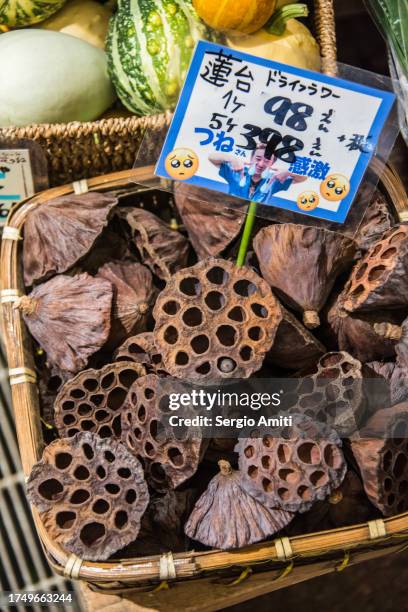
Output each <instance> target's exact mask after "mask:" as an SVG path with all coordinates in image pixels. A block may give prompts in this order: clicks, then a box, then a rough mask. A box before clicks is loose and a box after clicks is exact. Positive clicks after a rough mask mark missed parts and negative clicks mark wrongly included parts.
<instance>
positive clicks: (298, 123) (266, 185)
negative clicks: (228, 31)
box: [156, 42, 395, 223]
mask: <svg viewBox="0 0 408 612" xmlns="http://www.w3.org/2000/svg"><path fill="white" fill-rule="evenodd" d="M394 99H395V96H394V95H393V94H392V93H390V92H387V91H381V90H378V89H373V88H371V87H366V86H363V85H360V84H357V83H354V82H350V81H344V80H342V79H336V78H332V77H328V76H326V75H321V74H319V73H314V72H310V71H307V70H301V69H298V68H294V67H291V66H284V65H282V64H278V63H276V62H272V61H269V60H264V59H261V58H257V57H254V56H251V55H247V54H243V53H239V52H236V51H232V50H230V49H228V48H226V47H220V46H219V45H215V44H213V43H207V42H199V43H198V46H197V49H196V52H195V55H194V58H193V61H192V64H191V67H190V70H189V73H188V75H187V79H186V83H185V85H184V89H183V91H182V94H181V97H180V101H179V104H178V106H177V109H176V112H175V116H174V119H173V122H172V125H171V127H170V130H169V132H168V135H167V138H166V142H165V145H164V147H163V150H162V153H161V156H160V159H159V162H158V164H157V167H156V174H158V175H159V176H164V177H166V178H169V177H170V178H171V179H174V180H180V181H187V182H189V183H192V184H195V185H198V186H202V187H205V188H209V189H215V190H218V191H221V192H224V193H228V194H230V195H233V196H237V197H240V198H245V199H248V200H253V201H256V202H260V203H262V204H264V205H269V206H277V207H279V208H284V209H287V210H291V211H294V212H298V213H302V214H307V215H310V216H314V217H318V218H322V219H327V220H330V221H337V222H339V223H342V222H344V221H345V219H346V216H347V213H348V211H349V209H350V206H351V204H352V202H353V199H354V196H355V194H356V191H357V189H358V186H359V184H360V182H361V180H362V177H363V175H364V172H365V170H366V168H367V165H368V163H369V161H370V158H371V156H372V154H373V152H374V151H375V146H376V143H377V141H378V138H379V135H380V133H381V130H382V128H383V126H384V123H385V121H386V118H387V116H388V114H389V112H390V110H391V107H392V105H393V103H394Z"/></svg>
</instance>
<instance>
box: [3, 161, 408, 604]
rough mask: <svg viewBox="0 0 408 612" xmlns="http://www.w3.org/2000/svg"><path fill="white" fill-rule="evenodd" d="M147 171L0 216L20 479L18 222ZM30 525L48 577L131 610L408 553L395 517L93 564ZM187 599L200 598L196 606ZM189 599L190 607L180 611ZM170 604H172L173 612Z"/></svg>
mask: <svg viewBox="0 0 408 612" xmlns="http://www.w3.org/2000/svg"><path fill="white" fill-rule="evenodd" d="M152 171H153V168H152V167H145V168H139V169H137V170H133V171H122V172H118V173H113V174H110V175H107V176H102V177H98V178H93V179H89V180H88V181H86V180H83V181H81V182H80V184H79V185H78V184H74V185H73V184H70V185H67V186H63V187H56V188H54V189H50V190H48V191H44V192H42V193H39V194H37V195H36V196H34V197H32V198H30V199H28V200H26V201H25V202H22V203H19V204H18V205H16V207H15V208H13V210H12V212H11V214H10V216H9V219H8V224H7V226H6V227H5V230H4V233H3V241H2V248H1V283H2V291H1V301H2V321H3V334H4V340H5V344H6V348H7V356H8V366H9V375H10V382H11V388H12V397H13V404H14V414H15V423H16V429H17V436H18V442H19V448H20V453H21V459H22V464H23V470H24V472H25V474H26V475H28V474H29V472H30V470H31V468H32V466H33V464H34V463H35V462H36V461H38V459H39V458H40V456H41V453H42V449H43V447H44V441H43V435H42V427H41V421H40V409H39V400H38V391H37V386H36V374H35V371H34V359H33V352H32V347H31V341H30V338H29V334H28V331H27V329H26V327H25V324H24V321H23V319H22V316H21V314H20V311H19V310H18V309H16V308H14V307H13V305H14V302H15V301H16V300H17V299H18V297H19V296H21V295H22V294H23V293H24V284H23V281H22V269H21V268H22V266H21V237H22V234H23V230H24V223H25V220H26V217H27V214H28V213H29V212H30V211H31V210H32V209H34V208H36V207H38V206H41V205H42V204H44V203H45V202H47V201H48V200H50V199H51V198H55V197H57V196H61V195H66V194H69V193H72V192H73V191H78V186H80V187H81V189H82V191H84V190H85V191H87V190H97V191H117V190H120V189H123V188H126V186H128V184H129V180H131V181H132V182H135V183H140V184H143V183H145V182H146V181H147V180H149V179H150V178H151V176H152ZM380 180H381V183H382V188H383V191H385V192H386V193H388V197H389V199H390V201H391V202H392V203H393V205H394V208H395V209H396V212H397V213H398V214H399V216H400V218H403V216H404V214H406V208H407V198H406V194H405V191H404V189H403V186H402V184H401V182H400V181H399V179H398V177H397V176H396V174H395V173H394V172H393V171H392V170H390V169H389V168H386V169H385V171H384V172H383V174H382V176H381V179H380ZM34 521H35V525H36V528H37V531H38V534H39V537H40V539H41V541H42V544H43V548H44V551H45V554H46V556H47V559H48V561H49V563H50V565H51V566H52V567H53V568H54V570H55V571H56V572H58V573H60V574H63V575H65V576H69V577H71V578H76V579H81V580H84V581H86V582H88V583H91V584H92V585H93V588H94V589H99V590H103V591H106V592H109V593H121V594H123V593H124V592H126V593H127V592H128V591H130V592H131V593H132V597H135V598H136V601H137V602H138V603H139V604H142V605H143V604H144V605H146V606H148V607H149V608H151V607H152V606H153V607H154V609H158V610H162V609H164V610H173V609H175V610H179V609H183V610H217V609H220V608H222V607H225V606H226V605H232V604H233V603H237V602H238V601H242V600H244V599H249V598H251V597H255V596H257V595H260V594H263V593H266V592H268V591H271V590H274V589H276V588H280V587H282V586H286V585H288V584H291V583H294V582H298V581H300V580H306V579H309V578H312V577H314V576H318V575H321V574H324V573H327V572H330V571H335V570H336V569H337V570H341V569H344V567H346V566H347V565H348V564H352V563H356V562H360V561H362V560H366V559H370V558H376V557H378V556H381V555H384V554H388V553H390V552H395V551H400V550H402V549H403V548H404V547H405V548H406V547H407V546H408V513H404V514H401V515H399V516H394V517H392V518H387V519H384V520H382V519H379V520H374V521H370V522H368V523H366V524H360V525H354V526H351V527H347V528H342V529H335V530H330V531H325V532H320V533H313V534H308V535H305V536H297V537H293V538H287V537H282V538H278V539H275V540H274V541H269V542H264V543H261V544H256V545H252V546H249V547H247V548H245V549H240V550H236V551H231V552H222V551H218V550H211V551H208V552H195V551H189V552H185V553H177V554H174V555H172V554H171V553H168V554H165V555H162V556H152V557H145V558H134V559H126V560H114V561H107V562H103V563H96V562H90V561H84V560H82V559H79V558H78V557H76V556H75V555H72V554H70V553H68V552H67V551H65V550H63V549H62V548H61V547H60V546H59V545H58V544H56V543H55V542H54V541H53V540H52V539H51V537H50V535H49V533H47V531H46V530H45V529H44V526H43V524H42V522H41V520H40V518H39V516H38V514H37V512H36V511H35V510H34ZM244 578H245V580H244ZM169 581H170V582H171V584H172V585H175V586H174V589H170V591H169V589H167V588H166V589H164V588H163V585H165V586H166V585H168V583H169ZM226 582H227V583H226ZM160 585H161V586H160ZM232 587H234V589H232ZM196 593H200V598H199V601H201V600H202V603H200V604H197V601H198V600H197V597H196V596H195V595H196ZM169 598H170V599H169ZM172 598H173V599H172ZM183 598H184V599H183ZM192 598H193V599H194V601H195V602H196V603H195V604H194V606H192V607H189V605H190V603H191V601H192ZM175 599H176V600H177V602H178V603H177V605H174V600H175ZM183 602H184V603H183ZM122 609H126V608H125V607H124V608H122Z"/></svg>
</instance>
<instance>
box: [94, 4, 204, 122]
mask: <svg viewBox="0 0 408 612" xmlns="http://www.w3.org/2000/svg"><path fill="white" fill-rule="evenodd" d="M199 39H207V40H212V39H214V33H213V32H212V31H211V30H210V29H209V28H208V27H207V26H206V25H205V24H204V23H203V22H202V21H201V20H200V19H199V18H198V16H197V14H196V12H195V10H194V8H193V6H192V4H191V1H190V0H119V7H118V12H117V13H116V15H114V16H113V17H112V19H111V23H110V28H109V33H108V39H107V47H106V51H107V54H108V69H109V74H110V77H111V79H112V82H113V84H114V86H115V88H116V92H117V94H118V96H119V98H120V99H121V101H122V103H123V104H124V105H125V106H126V107H127V108H128V109H129V110H131V111H132V112H134V113H136V114H137V115H150V114H154V113H159V112H162V111H164V110H167V109H172V108H174V106H175V104H176V102H177V98H178V95H179V93H180V89H181V86H182V84H183V81H184V79H185V76H186V73H187V69H188V66H189V63H190V60H191V56H192V52H193V50H194V47H195V44H196V42H197V41H198V40H199Z"/></svg>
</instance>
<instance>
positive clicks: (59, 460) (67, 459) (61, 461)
mask: <svg viewBox="0 0 408 612" xmlns="http://www.w3.org/2000/svg"><path fill="white" fill-rule="evenodd" d="M71 463H72V455H70V454H69V453H57V454H56V455H55V466H56V467H57V468H58V469H59V470H66V469H67V467H69V466H70V465H71Z"/></svg>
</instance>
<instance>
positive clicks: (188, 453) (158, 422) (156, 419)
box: [122, 374, 206, 489]
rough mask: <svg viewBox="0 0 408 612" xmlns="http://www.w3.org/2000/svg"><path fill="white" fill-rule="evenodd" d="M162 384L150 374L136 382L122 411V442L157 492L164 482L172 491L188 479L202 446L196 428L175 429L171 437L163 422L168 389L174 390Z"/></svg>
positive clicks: (193, 470)
mask: <svg viewBox="0 0 408 612" xmlns="http://www.w3.org/2000/svg"><path fill="white" fill-rule="evenodd" d="M162 383H163V379H160V378H158V377H157V376H155V375H154V374H148V375H147V376H143V377H141V378H139V379H137V380H136V381H135V382H134V383H133V385H132V386H131V387H130V389H129V393H128V396H127V399H126V403H125V405H124V407H123V409H122V442H123V443H124V444H126V446H127V447H128V449H129V450H130V452H132V453H133V454H134V455H135V456H137V457H138V458H139V459H142V461H143V465H144V466H145V470H146V473H147V474H148V479H149V482H150V484H151V485H152V486H153V487H155V488H158V489H160V488H162V487H163V485H164V484H165V483H167V484H168V486H170V487H172V488H175V487H177V486H179V485H180V484H181V483H182V482H184V481H185V480H188V479H189V478H191V476H193V474H195V472H196V470H197V468H198V464H199V462H200V460H201V457H202V454H203V451H204V447H205V446H206V444H205V441H204V440H203V439H202V438H201V436H200V430H199V429H198V428H192V427H190V428H189V427H178V428H177V432H176V433H174V434H173V432H172V431H170V429H169V428H168V427H167V426H166V425H165V424H164V423H163V418H164V417H165V415H166V414H168V413H169V391H170V388H171V392H172V393H174V390H175V389H176V388H177V387H176V386H175V385H174V383H172V384H171V387H170V386H169V385H164V384H162Z"/></svg>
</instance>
